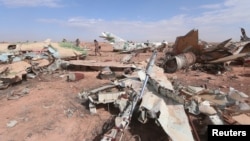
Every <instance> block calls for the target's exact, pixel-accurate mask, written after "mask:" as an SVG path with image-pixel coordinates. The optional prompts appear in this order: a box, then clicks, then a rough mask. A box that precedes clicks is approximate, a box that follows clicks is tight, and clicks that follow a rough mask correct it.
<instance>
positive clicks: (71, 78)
mask: <svg viewBox="0 0 250 141" xmlns="http://www.w3.org/2000/svg"><path fill="white" fill-rule="evenodd" d="M83 78H84V74H83V73H76V72H75V73H69V74H68V75H67V81H79V80H81V79H83Z"/></svg>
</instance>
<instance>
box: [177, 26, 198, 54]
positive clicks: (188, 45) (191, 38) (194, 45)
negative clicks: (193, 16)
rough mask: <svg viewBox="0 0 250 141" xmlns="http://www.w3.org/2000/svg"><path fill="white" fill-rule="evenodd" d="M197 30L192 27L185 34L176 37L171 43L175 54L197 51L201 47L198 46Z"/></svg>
mask: <svg viewBox="0 0 250 141" xmlns="http://www.w3.org/2000/svg"><path fill="white" fill-rule="evenodd" d="M198 43H199V38H198V30H196V29H193V30H191V31H189V32H188V33H187V34H186V35H185V36H179V37H177V38H176V40H175V43H174V45H173V52H174V53H175V54H181V53H185V52H188V51H192V52H195V53H199V52H201V50H202V47H201V46H199V44H198Z"/></svg>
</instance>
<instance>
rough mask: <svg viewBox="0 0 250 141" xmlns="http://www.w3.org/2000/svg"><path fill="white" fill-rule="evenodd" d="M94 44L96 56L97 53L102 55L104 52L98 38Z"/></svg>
mask: <svg viewBox="0 0 250 141" xmlns="http://www.w3.org/2000/svg"><path fill="white" fill-rule="evenodd" d="M94 44H95V56H96V55H97V54H99V55H100V56H101V55H102V54H101V53H100V49H101V46H99V43H98V41H97V40H94Z"/></svg>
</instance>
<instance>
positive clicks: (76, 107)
mask: <svg viewBox="0 0 250 141" xmlns="http://www.w3.org/2000/svg"><path fill="white" fill-rule="evenodd" d="M82 46H87V47H89V49H90V50H89V51H88V56H87V58H86V59H87V60H97V61H108V60H112V61H120V59H121V58H122V57H123V56H125V55H126V54H118V53H115V52H112V47H111V46H110V45H109V44H107V43H101V53H102V55H101V56H94V52H93V51H94V46H93V43H82ZM150 56H151V52H147V53H140V54H139V55H138V56H136V57H135V58H134V59H133V61H135V62H139V61H144V60H146V59H147V58H149V57H150ZM162 56H163V53H162V52H160V53H158V56H157V58H158V59H159V58H160V57H162ZM68 73H69V71H66V70H64V71H57V72H54V73H53V74H41V75H40V76H39V77H36V78H34V79H28V80H27V81H23V82H22V83H21V84H16V85H14V86H11V87H9V88H8V89H5V90H0V110H1V113H0V140H1V141H45V140H46V141H55V140H60V141H92V140H99V135H100V134H101V133H102V126H103V125H104V123H105V122H107V121H108V120H109V119H110V118H111V117H112V116H113V115H115V114H117V110H116V109H114V107H112V105H100V106H98V107H97V114H95V115H92V114H90V112H89V110H88V107H87V104H86V103H85V102H84V101H82V100H80V99H79V98H78V93H79V92H81V91H83V90H88V89H91V88H96V87H98V86H101V85H102V84H105V83H108V82H109V81H108V80H100V79H97V78H96V76H97V75H98V73H99V72H98V71H92V72H91V71H87V72H83V71H82V72H80V73H83V74H84V79H81V80H79V81H76V82H67V81H66V75H67V74H68ZM166 76H167V77H169V79H171V80H172V79H175V80H177V81H179V82H180V83H181V84H183V85H184V86H188V85H192V86H204V85H206V87H207V88H209V89H220V90H221V91H224V92H228V91H229V87H233V88H235V89H236V90H239V91H242V92H244V93H246V94H247V95H250V83H249V77H250V68H249V67H242V66H231V70H230V71H227V72H225V73H223V74H220V75H214V74H208V73H206V72H201V71H191V70H189V71H183V70H180V71H178V72H176V73H173V74H166ZM23 90H26V91H28V92H27V94H25V95H22V96H19V97H13V98H10V95H11V94H13V93H20V92H21V91H23ZM11 121H16V122H17V123H16V124H15V125H14V126H11V127H7V124H8V123H10V122H11ZM249 124H250V123H249ZM138 136H140V138H141V140H142V141H160V140H167V135H166V134H165V133H164V131H163V130H162V129H161V127H158V126H156V124H154V121H150V122H149V123H147V124H145V125H143V124H140V123H138V122H137V120H134V119H133V121H132V123H131V126H130V128H129V129H128V131H127V132H126V133H125V136H124V141H126V140H138Z"/></svg>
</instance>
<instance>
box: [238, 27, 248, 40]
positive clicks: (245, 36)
mask: <svg viewBox="0 0 250 141" xmlns="http://www.w3.org/2000/svg"><path fill="white" fill-rule="evenodd" d="M240 30H241V34H242V36H241V37H240V40H241V41H249V40H250V38H249V37H248V36H247V34H246V32H245V29H244V28H242V27H241V28H240Z"/></svg>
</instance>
